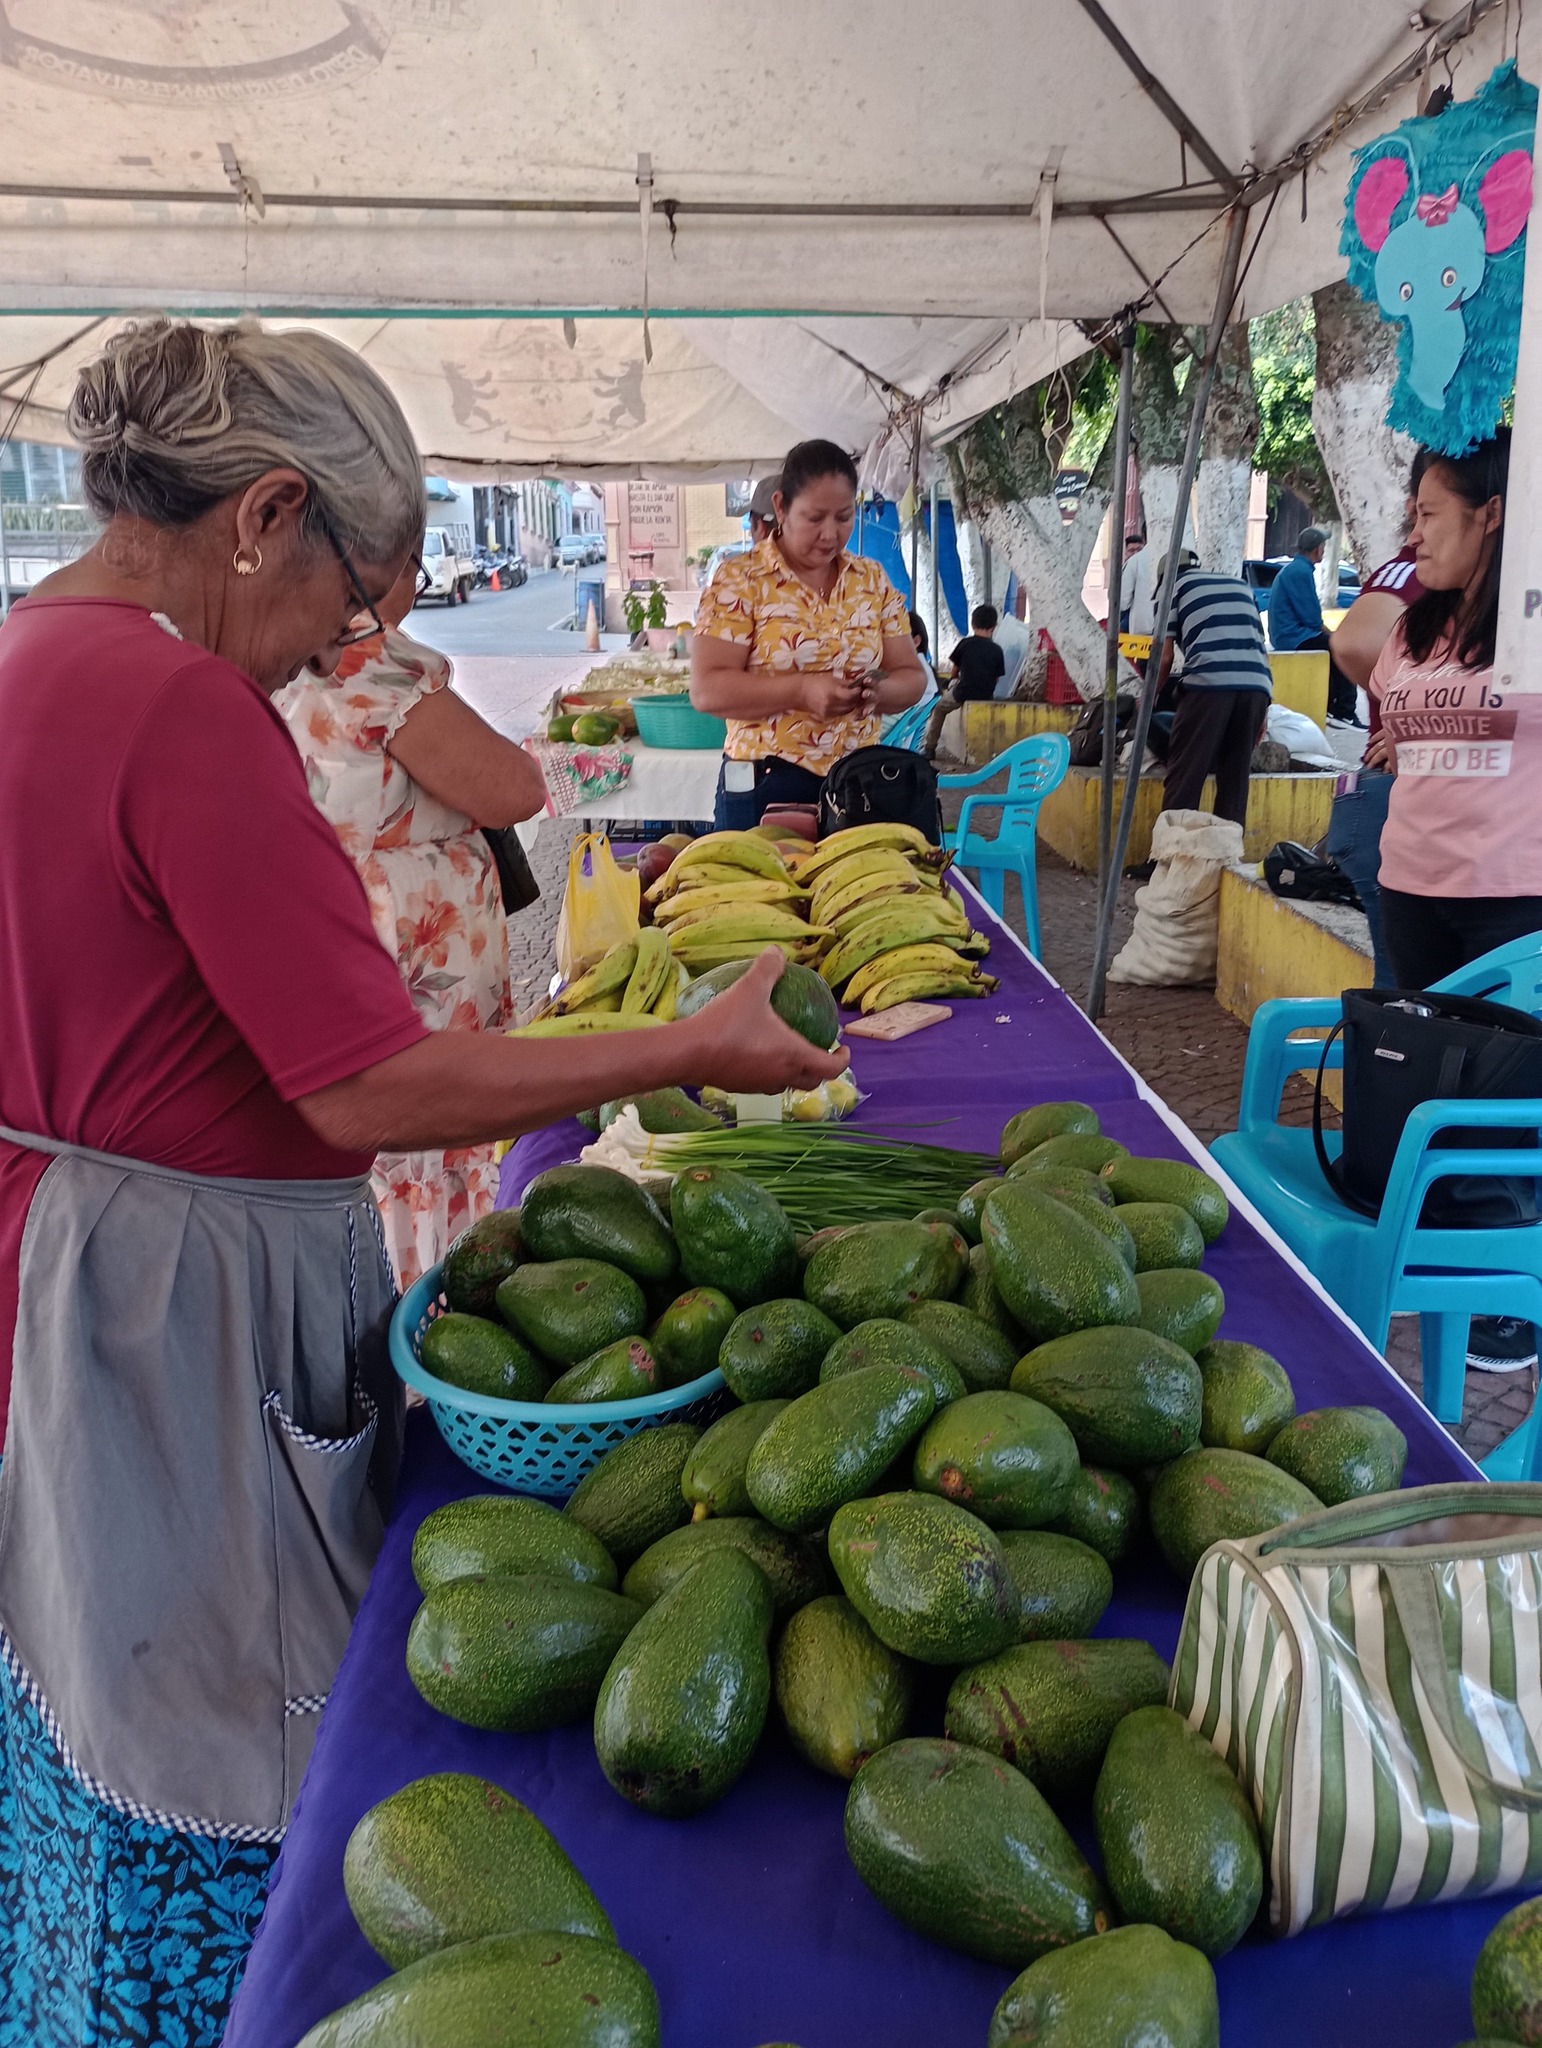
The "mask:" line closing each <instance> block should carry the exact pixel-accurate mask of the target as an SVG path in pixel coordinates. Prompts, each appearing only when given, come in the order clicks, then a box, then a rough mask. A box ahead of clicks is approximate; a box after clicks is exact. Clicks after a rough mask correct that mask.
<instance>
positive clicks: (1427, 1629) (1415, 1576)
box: [1382, 1546, 1542, 1813]
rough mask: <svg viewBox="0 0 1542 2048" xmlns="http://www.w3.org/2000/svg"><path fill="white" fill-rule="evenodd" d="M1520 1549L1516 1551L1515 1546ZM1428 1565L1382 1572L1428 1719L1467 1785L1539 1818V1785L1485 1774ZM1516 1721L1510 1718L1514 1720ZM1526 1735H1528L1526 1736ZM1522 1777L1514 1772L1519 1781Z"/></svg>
mask: <svg viewBox="0 0 1542 2048" xmlns="http://www.w3.org/2000/svg"><path fill="white" fill-rule="evenodd" d="M1517 1547H1520V1546H1517ZM1431 1569H1432V1567H1430V1566H1428V1565H1413V1564H1410V1565H1405V1566H1397V1565H1393V1566H1390V1567H1389V1566H1385V1565H1384V1566H1383V1567H1382V1571H1383V1578H1384V1582H1385V1584H1386V1586H1387V1589H1388V1591H1389V1592H1390V1593H1391V1595H1392V1605H1393V1607H1394V1609H1395V1610H1396V1613H1397V1618H1398V1624H1399V1626H1400V1627H1401V1628H1402V1631H1403V1637H1404V1640H1405V1641H1406V1642H1407V1644H1408V1655H1409V1660H1410V1662H1411V1664H1412V1665H1413V1668H1414V1671H1415V1672H1416V1673H1417V1675H1418V1679H1419V1684H1420V1688H1421V1690H1422V1691H1423V1693H1424V1697H1425V1700H1426V1702H1427V1704H1428V1707H1429V1712H1430V1718H1431V1719H1432V1720H1433V1721H1434V1723H1435V1725H1436V1727H1437V1728H1438V1729H1439V1730H1440V1732H1441V1734H1442V1735H1443V1736H1444V1737H1445V1738H1446V1741H1447V1742H1448V1743H1449V1744H1450V1745H1451V1749H1452V1751H1453V1752H1454V1754H1455V1755H1456V1757H1457V1759H1458V1761H1459V1762H1460V1764H1461V1766H1462V1769H1463V1770H1464V1771H1465V1772H1466V1774H1467V1778H1468V1781H1469V1782H1470V1783H1471V1784H1473V1785H1477V1786H1481V1787H1482V1789H1483V1790H1484V1791H1486V1792H1487V1793H1489V1795H1490V1796H1491V1797H1492V1798H1494V1799H1496V1800H1497V1801H1498V1802H1499V1804H1500V1805H1501V1806H1511V1807H1515V1808H1518V1809H1519V1810H1520V1811H1521V1812H1522V1813H1539V1812H1542V1783H1538V1784H1531V1785H1527V1784H1521V1783H1517V1784H1513V1785H1511V1784H1507V1783H1506V1782H1505V1781H1504V1779H1502V1778H1498V1777H1496V1776H1495V1775H1494V1773H1493V1771H1492V1770H1491V1769H1490V1768H1489V1763H1488V1758H1487V1755H1486V1754H1485V1752H1484V1747H1483V1741H1482V1738H1481V1737H1480V1736H1479V1734H1478V1731H1477V1729H1476V1728H1474V1727H1473V1725H1472V1723H1471V1721H1470V1720H1469V1719H1468V1716H1467V1713H1466V1710H1465V1708H1464V1706H1463V1704H1462V1701H1461V1697H1460V1693H1461V1677H1462V1674H1461V1673H1459V1672H1456V1671H1453V1670H1452V1669H1451V1668H1450V1662H1449V1659H1448V1658H1447V1655H1446V1645H1445V1637H1444V1634H1443V1632H1442V1630H1441V1626H1440V1602H1439V1600H1438V1599H1437V1598H1436V1594H1435V1587H1434V1584H1433V1583H1432V1581H1431V1579H1430V1576H1429V1574H1430V1570H1431ZM1519 1718H1520V1717H1519V1716H1518V1715H1517V1716H1515V1719H1516V1720H1519ZM1501 1719H1502V1721H1503V1722H1504V1724H1505V1728H1506V1733H1511V1732H1512V1731H1511V1727H1510V1721H1511V1717H1510V1716H1509V1715H1504V1714H1501ZM1530 1732H1531V1731H1529V1730H1528V1731H1527V1733H1528V1735H1529V1734H1530ZM1520 1776H1521V1773H1520V1771H1519V1770H1517V1772H1516V1777H1517V1779H1519V1778H1520Z"/></svg>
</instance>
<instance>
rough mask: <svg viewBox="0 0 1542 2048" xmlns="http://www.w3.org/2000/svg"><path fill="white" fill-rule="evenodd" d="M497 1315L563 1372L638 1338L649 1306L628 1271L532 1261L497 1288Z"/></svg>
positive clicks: (583, 1262)
mask: <svg viewBox="0 0 1542 2048" xmlns="http://www.w3.org/2000/svg"><path fill="white" fill-rule="evenodd" d="M498 1313H499V1315H501V1316H502V1317H503V1320H504V1321H505V1322H506V1323H507V1324H508V1325H509V1327H510V1329H512V1330H514V1331H515V1332H516V1333H517V1334H518V1335H519V1336H521V1337H523V1338H524V1340H525V1342H526V1343H527V1344H530V1345H532V1346H533V1347H534V1348H535V1349H536V1350H537V1351H539V1352H540V1354H541V1356H542V1357H543V1358H549V1359H550V1360H551V1361H552V1363H553V1364H554V1365H559V1366H562V1367H564V1368H566V1367H567V1366H570V1365H577V1364H578V1362H579V1360H580V1359H584V1358H592V1357H593V1356H594V1354H595V1352H596V1351H603V1350H604V1348H605V1346H606V1345H607V1344H616V1343H619V1342H620V1340H621V1339H622V1338H623V1337H639V1336H641V1335H642V1332H643V1329H644V1327H645V1325H646V1324H647V1321H648V1304H647V1302H646V1301H645V1300H644V1299H643V1291H642V1289H641V1288H640V1287H639V1286H638V1284H637V1282H636V1281H635V1280H634V1279H633V1278H632V1276H631V1274H630V1273H623V1272H622V1271H621V1269H620V1267H619V1266H608V1265H604V1264H602V1263H601V1261H600V1260H598V1259H553V1260H552V1262H551V1264H550V1265H546V1266H542V1265H538V1264H536V1262H535V1261H534V1260H532V1261H531V1262H530V1263H529V1264H528V1265H524V1266H520V1267H518V1268H517V1269H516V1270H515V1271H514V1272H512V1273H511V1274H510V1275H509V1277H508V1279H507V1280H503V1281H500V1282H499V1285H498Z"/></svg>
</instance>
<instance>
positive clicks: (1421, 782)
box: [1370, 625, 1542, 896]
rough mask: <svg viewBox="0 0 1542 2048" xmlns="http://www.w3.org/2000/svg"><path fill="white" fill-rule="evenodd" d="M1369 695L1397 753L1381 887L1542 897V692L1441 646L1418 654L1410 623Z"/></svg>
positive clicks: (1397, 636)
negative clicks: (1503, 684)
mask: <svg viewBox="0 0 1542 2048" xmlns="http://www.w3.org/2000/svg"><path fill="white" fill-rule="evenodd" d="M1370 692H1371V695H1372V696H1373V697H1374V698H1378V699H1379V700H1380V703H1381V722H1382V728H1383V730H1384V731H1385V732H1386V733H1387V734H1388V736H1389V737H1390V739H1391V741H1392V743H1393V745H1394V747H1395V748H1396V749H1397V779H1396V781H1395V782H1394V783H1393V785H1392V795H1391V799H1390V803H1389V806H1388V811H1387V822H1386V826H1385V828H1384V829H1383V831H1382V835H1381V877H1380V879H1381V883H1382V886H1383V888H1387V889H1401V890H1403V891H1405V892H1406V893H1407V894H1409V895H1411V896H1542V696H1533V695H1523V694H1510V693H1501V692H1499V691H1497V690H1496V689H1495V688H1494V672H1493V670H1492V669H1491V668H1479V669H1472V668H1463V667H1462V666H1461V664H1460V663H1459V662H1458V661H1456V660H1455V659H1454V657H1453V656H1451V655H1450V654H1449V653H1448V652H1446V651H1444V650H1443V649H1442V648H1438V647H1437V648H1436V650H1435V651H1434V653H1433V654H1432V655H1431V656H1430V657H1429V659H1428V660H1427V661H1424V662H1415V661H1414V660H1413V658H1412V657H1411V656H1410V654H1409V652H1408V649H1407V648H1406V647H1405V645H1404V644H1403V629H1402V627H1401V626H1400V625H1399V626H1398V627H1397V628H1396V629H1395V630H1394V631H1393V633H1392V636H1391V638H1390V639H1389V640H1388V641H1387V644H1386V646H1385V647H1384V648H1383V649H1382V651H1381V656H1380V658H1379V660H1378V661H1377V663H1376V666H1375V668H1374V669H1373V670H1372V672H1371V681H1370Z"/></svg>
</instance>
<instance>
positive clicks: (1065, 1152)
mask: <svg viewBox="0 0 1542 2048" xmlns="http://www.w3.org/2000/svg"><path fill="white" fill-rule="evenodd" d="M1028 1156H1029V1157H1030V1158H1031V1159H1036V1160H1037V1161H1038V1163H1039V1165H1040V1166H1079V1167H1081V1168H1082V1170H1083V1172H1085V1173H1101V1172H1102V1171H1103V1169H1104V1167H1105V1166H1111V1165H1112V1164H1113V1162H1114V1161H1115V1160H1116V1159H1128V1158H1129V1156H1130V1148H1129V1147H1128V1145H1121V1144H1120V1143H1119V1141H1118V1139H1117V1138H1105V1137H1102V1136H1094V1135H1093V1134H1092V1133H1091V1132H1090V1131H1062V1132H1061V1133H1060V1134H1059V1135H1058V1136H1057V1137H1053V1138H1046V1139H1045V1140H1044V1143H1043V1144H1042V1145H1035V1146H1034V1148H1033V1151H1032V1152H1031V1153H1030V1154H1029V1155H1028Z"/></svg>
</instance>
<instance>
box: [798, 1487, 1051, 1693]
mask: <svg viewBox="0 0 1542 2048" xmlns="http://www.w3.org/2000/svg"><path fill="white" fill-rule="evenodd" d="M829 1544H830V1562H831V1563H832V1564H833V1565H834V1566H835V1575H836V1577H837V1578H838V1579H839V1580H840V1582H841V1587H842V1589H843V1591H844V1592H845V1594H846V1597H847V1599H848V1600H849V1601H850V1602H851V1604H852V1606H853V1607H855V1608H856V1610H857V1612H858V1614H860V1615H861V1617H862V1619H863V1620H864V1621H865V1622H866V1623H867V1625H868V1627H869V1628H870V1629H871V1630H872V1631H873V1634H874V1635H875V1636H877V1638H878V1640H879V1641H880V1642H881V1643H887V1644H888V1646H889V1648H890V1649H891V1650H897V1651H898V1652H899V1654H900V1655H901V1656H902V1657H914V1658H915V1660H916V1661H917V1663H920V1664H970V1663H974V1662H975V1661H976V1660H977V1659H979V1658H981V1657H989V1656H992V1655H994V1654H995V1652H996V1651H997V1650H1003V1649H1005V1648H1006V1646H1007V1644H1008V1643H1010V1642H1014V1641H1015V1640H1016V1637H1017V1617H1018V1600H1017V1588H1016V1587H1015V1586H1014V1585H1013V1583H1012V1574H1011V1571H1010V1569H1009V1568H1008V1565H1007V1556H1006V1552H1005V1551H1004V1550H1003V1549H1002V1547H1001V1541H1000V1538H999V1537H998V1536H997V1535H996V1533H995V1531H994V1530H993V1529H991V1528H989V1527H988V1526H987V1525H986V1524H985V1523H984V1522H982V1521H981V1520H980V1518H979V1516H978V1515H971V1514H970V1513H969V1512H968V1510H967V1509H966V1508H959V1507H955V1506H954V1505H953V1503H952V1501H947V1500H938V1499H936V1498H935V1497H934V1496H933V1495H931V1494H928V1493H881V1494H879V1495H877V1496H876V1497H875V1498H874V1499H871V1500H854V1501H849V1502H848V1503H847V1504H846V1506H845V1507H843V1508H840V1509H838V1510H837V1511H836V1514H835V1517H834V1519H833V1520H832V1522H831V1524H830V1537H829Z"/></svg>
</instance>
